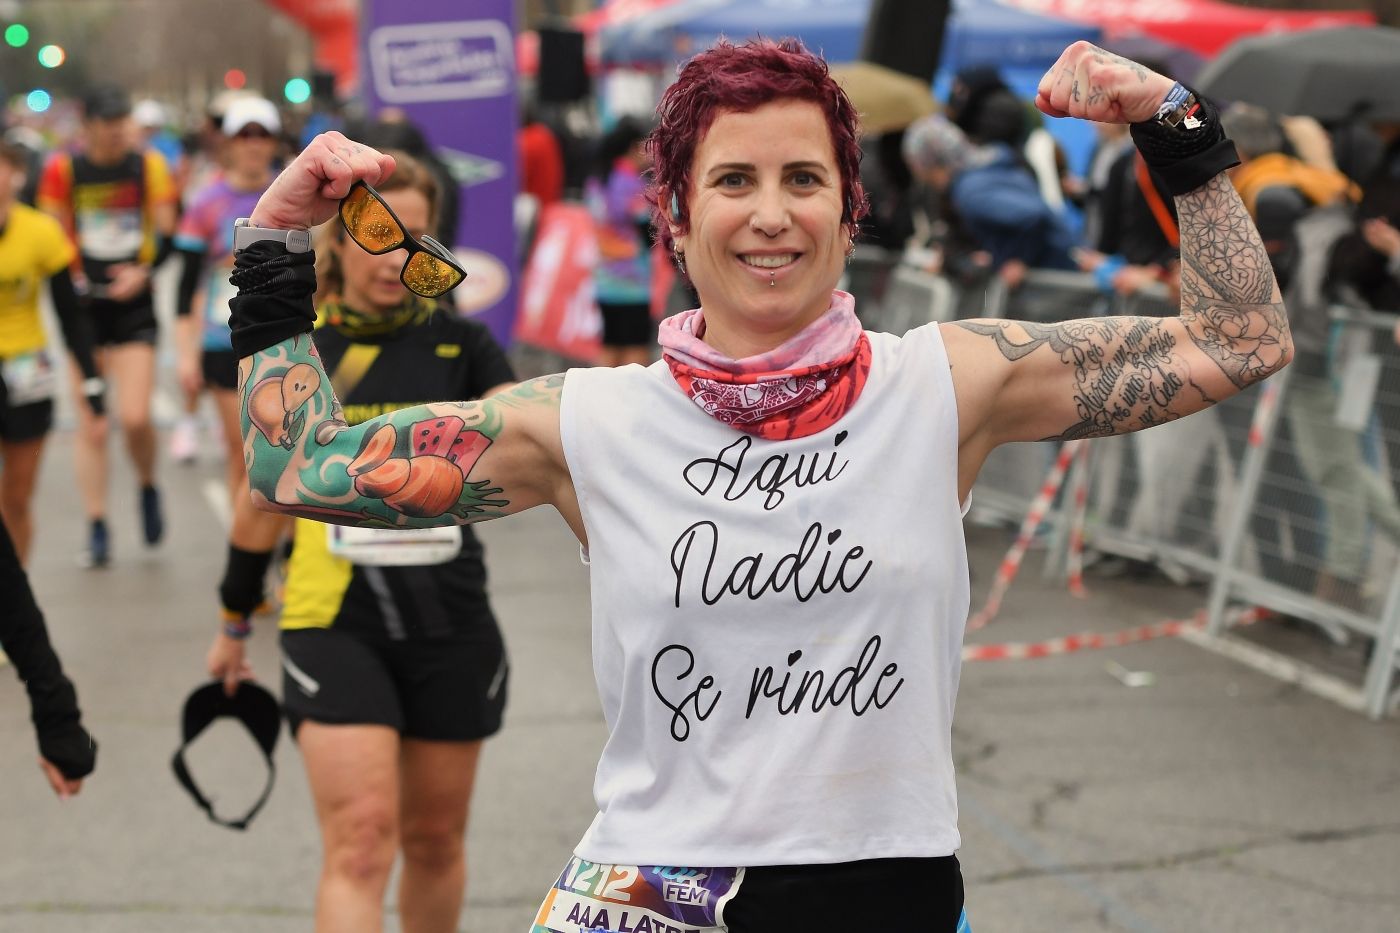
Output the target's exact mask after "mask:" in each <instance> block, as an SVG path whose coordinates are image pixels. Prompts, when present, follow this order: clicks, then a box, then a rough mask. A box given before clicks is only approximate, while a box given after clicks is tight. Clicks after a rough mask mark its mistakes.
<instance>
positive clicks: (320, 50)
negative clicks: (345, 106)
mask: <svg viewBox="0 0 1400 933" xmlns="http://www.w3.org/2000/svg"><path fill="white" fill-rule="evenodd" d="M267 3H268V5H269V6H273V7H276V8H277V9H279V10H281V11H282V12H283V13H285V14H287V16H289V17H290V18H291V19H292V20H293V21H294V22H297V23H300V24H301V26H302V27H303V28H305V29H306V31H307V32H308V33H310V34H311V38H312V40H313V41H314V42H315V53H314V54H315V58H316V67H317V68H321V69H324V70H326V71H330V72H332V73H333V74H334V75H335V85H336V88H337V89H338V90H340V91H341V92H342V93H348V92H349V91H350V89H351V88H353V87H354V86H355V81H356V77H357V74H358V70H359V54H358V52H359V49H358V47H357V46H358V40H359V28H360V8H359V7H360V5H359V3H358V2H357V0H267Z"/></svg>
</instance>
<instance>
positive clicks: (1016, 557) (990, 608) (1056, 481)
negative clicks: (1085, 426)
mask: <svg viewBox="0 0 1400 933" xmlns="http://www.w3.org/2000/svg"><path fill="white" fill-rule="evenodd" d="M1083 444H1084V441H1082V440H1076V441H1066V442H1065V443H1064V445H1063V446H1061V447H1060V453H1059V456H1057V457H1056V458H1055V464H1054V466H1052V467H1050V472H1049V473H1047V474H1046V475H1045V482H1044V483H1042V484H1041V486H1040V492H1039V494H1037V495H1036V497H1035V499H1034V500H1033V501H1032V502H1031V508H1030V511H1029V512H1027V513H1026V517H1025V519H1023V520H1022V522H1021V528H1020V530H1019V531H1018V532H1017V533H1016V540H1015V542H1013V543H1012V545H1011V550H1009V551H1007V552H1006V556H1005V557H1003V558H1002V561H1001V566H1000V567H998V568H997V575H996V578H995V579H994V580H992V588H991V590H990V591H989V592H988V593H987V602H986V603H985V604H984V605H983V606H982V608H981V609H980V610H979V611H978V612H977V613H976V614H975V615H973V616H972V617H971V618H970V619H968V620H967V630H968V631H969V632H975V631H977V630H978V629H979V628H981V627H982V626H984V625H986V624H987V623H988V622H990V621H992V620H993V619H995V618H996V615H997V613H998V612H999V611H1000V610H1001V601H1002V599H1003V598H1004V597H1005V596H1006V591H1007V590H1009V589H1010V588H1011V581H1012V580H1015V579H1016V573H1017V571H1018V570H1020V569H1021V561H1022V560H1023V559H1025V556H1026V551H1028V550H1030V546H1031V541H1032V540H1033V539H1034V538H1035V531H1036V529H1037V528H1039V527H1040V523H1041V522H1042V521H1044V520H1045V513H1046V512H1047V511H1049V509H1050V503H1051V502H1053V501H1054V500H1055V496H1056V495H1058V494H1059V491H1060V487H1061V486H1063V485H1064V482H1065V473H1066V472H1068V470H1069V465H1070V462H1071V461H1073V459H1074V455H1075V454H1076V453H1077V452H1078V451H1079V448H1080V447H1081V446H1082V445H1083Z"/></svg>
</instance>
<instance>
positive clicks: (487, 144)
mask: <svg viewBox="0 0 1400 933" xmlns="http://www.w3.org/2000/svg"><path fill="white" fill-rule="evenodd" d="M360 22H361V29H360V33H361V41H362V43H363V47H364V57H363V58H362V59H361V61H362V62H363V66H362V68H361V74H362V76H363V78H362V83H363V85H364V96H365V100H366V103H367V104H368V105H369V107H370V112H371V114H375V113H378V112H379V111H381V110H382V109H384V108H386V107H396V108H398V109H400V110H402V111H403V112H404V113H405V114H406V115H407V116H408V118H409V119H410V120H412V121H413V122H414V123H415V124H417V125H418V127H419V128H421V129H422V130H423V133H424V135H426V136H427V138H428V141H429V143H430V144H431V145H432V147H433V149H434V150H435V151H436V152H437V153H438V155H439V156H440V157H441V158H442V160H443V161H444V162H446V163H447V165H448V167H449V168H450V169H451V170H452V174H453V176H454V177H455V178H456V179H457V182H458V185H459V186H460V189H461V209H460V214H459V219H458V222H457V236H456V239H455V242H454V243H451V244H448V245H450V246H451V247H452V250H453V252H454V253H456V254H457V257H458V258H459V259H461V260H462V265H463V266H464V267H465V268H466V270H467V280H466V281H465V282H464V283H462V285H460V286H458V288H457V291H456V292H455V293H454V296H455V300H456V303H457V308H458V310H459V311H460V312H462V313H463V314H467V315H470V316H472V317H475V318H477V319H478V320H480V321H482V322H483V323H484V324H486V325H487V326H488V327H490V328H491V332H492V333H493V334H495V335H496V339H497V340H499V341H500V342H501V344H502V345H503V346H504V345H506V344H507V343H508V342H509V341H510V336H511V328H512V325H513V323H514V320H515V310H516V279H517V278H518V277H519V269H518V268H517V262H516V253H515V212H514V202H515V192H516V188H517V181H516V164H515V132H516V121H517V114H516V103H515V95H516V72H515V28H514V26H515V0H470V2H468V3H463V2H462V0H412V2H407V0H364V4H363V7H362V13H361V21H360Z"/></svg>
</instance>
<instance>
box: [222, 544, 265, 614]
mask: <svg viewBox="0 0 1400 933" xmlns="http://www.w3.org/2000/svg"><path fill="white" fill-rule="evenodd" d="M271 564H272V552H271V551H245V550H244V549H243V548H241V547H238V546H237V545H234V544H230V545H229V546H228V557H227V558H226V560H225V563H224V579H223V581H222V582H220V583H219V601H220V602H221V603H223V607H224V609H225V610H227V611H228V612H229V613H230V614H232V615H237V616H242V617H244V618H247V617H248V616H250V615H252V614H253V611H254V610H255V609H257V608H258V606H259V605H260V604H261V603H262V601H263V579H264V578H265V577H266V576H267V568H268V567H269V566H271Z"/></svg>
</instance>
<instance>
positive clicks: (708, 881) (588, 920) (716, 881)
mask: <svg viewBox="0 0 1400 933" xmlns="http://www.w3.org/2000/svg"><path fill="white" fill-rule="evenodd" d="M743 877H744V870H743V869H742V868H669V867H665V866H661V865H599V864H597V863H596V862H586V861H584V860H583V859H581V858H579V857H577V856H574V857H573V858H571V859H569V864H568V865H567V866H565V868H564V871H563V873H562V874H560V875H559V880H558V881H556V882H555V883H554V887H553V888H551V889H550V891H549V895H548V896H547V897H546V898H545V900H544V903H543V904H542V905H540V911H539V914H538V915H537V916H536V917H535V925H534V926H533V927H531V933H580V931H585V933H586V931H597V933H602V931H613V930H627V931H629V933H722V931H723V930H724V929H725V927H724V926H723V923H722V921H723V915H724V905H725V904H727V903H728V902H729V900H730V899H731V898H733V897H734V895H735V894H736V893H737V892H738V890H739V883H740V882H741V881H742V880H743Z"/></svg>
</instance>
